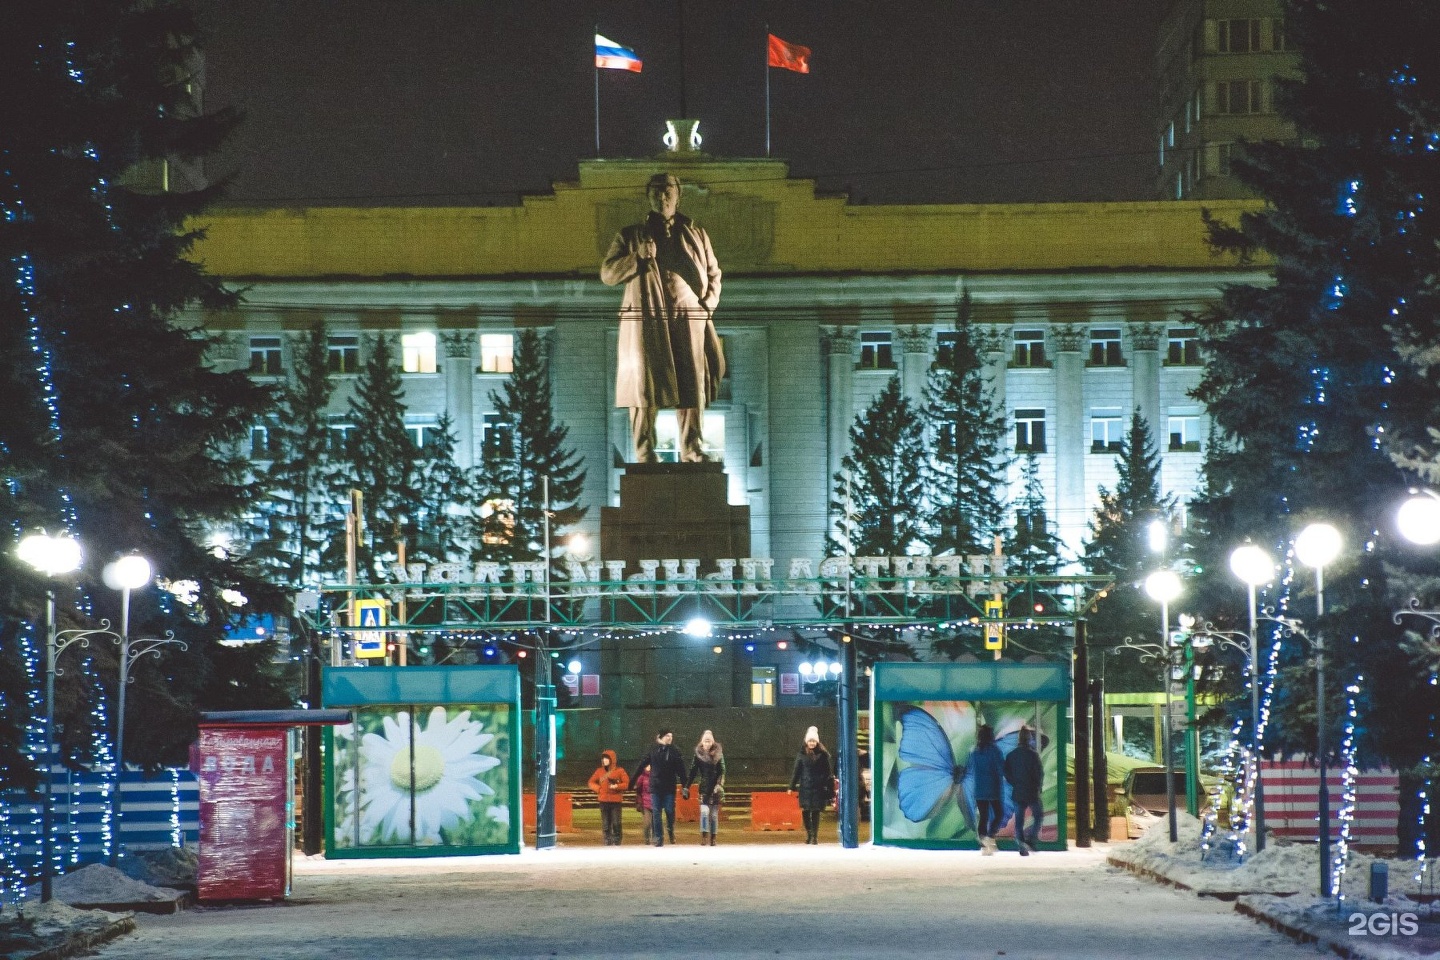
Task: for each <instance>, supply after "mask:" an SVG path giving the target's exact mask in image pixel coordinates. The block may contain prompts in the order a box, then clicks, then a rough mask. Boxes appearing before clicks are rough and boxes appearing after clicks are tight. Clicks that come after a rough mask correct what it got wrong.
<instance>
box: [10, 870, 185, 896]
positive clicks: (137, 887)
mask: <svg viewBox="0 0 1440 960" xmlns="http://www.w3.org/2000/svg"><path fill="white" fill-rule="evenodd" d="M52 884H53V889H54V891H55V899H57V900H63V901H64V902H66V903H155V902H158V901H162V900H174V899H175V898H176V897H179V896H182V895H183V894H184V892H185V891H183V890H174V889H171V888H170V887H152V886H150V884H148V883H143V882H141V881H139V880H136V879H134V878H132V877H127V876H126V875H125V874H123V873H121V872H120V871H119V870H116V869H115V868H114V867H108V866H106V865H105V864H103V863H92V864H90V865H89V866H85V867H81V868H80V869H79V870H72V871H71V872H69V873H67V874H65V876H63V877H56V878H55V879H54V880H53V881H52ZM26 895H27V897H29V898H31V899H38V898H39V896H40V884H38V883H35V884H32V885H31V886H30V887H29V888H27V889H26Z"/></svg>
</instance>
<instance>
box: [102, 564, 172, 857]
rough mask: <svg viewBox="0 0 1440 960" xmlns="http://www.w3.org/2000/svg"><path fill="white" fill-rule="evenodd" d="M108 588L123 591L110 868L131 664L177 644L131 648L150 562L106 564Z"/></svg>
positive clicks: (118, 836) (120, 803)
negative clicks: (133, 614)
mask: <svg viewBox="0 0 1440 960" xmlns="http://www.w3.org/2000/svg"><path fill="white" fill-rule="evenodd" d="M104 580H105V585H106V586H107V587H110V588H111V589H112V590H119V591H120V686H119V691H120V692H119V693H118V694H117V697H116V699H117V703H116V710H115V843H114V844H113V845H112V846H111V847H110V866H112V867H113V866H115V865H116V864H117V863H118V862H119V860H120V847H121V845H122V843H123V837H124V834H123V833H122V830H123V827H124V819H125V794H124V787H123V782H124V779H125V687H126V686H127V685H128V684H129V682H130V664H131V663H132V662H133V660H135V659H138V658H139V657H142V656H144V655H145V654H146V653H150V652H152V651H154V652H155V653H156V656H159V652H158V650H156V647H158V646H164V645H165V644H166V643H169V642H173V641H174V635H173V634H172V635H170V637H169V638H168V639H167V640H163V641H159V640H156V641H152V640H142V641H141V643H142V644H144V645H145V646H144V649H137V650H136V651H134V652H133V653H132V651H131V644H130V592H131V591H132V590H139V589H140V588H141V587H143V586H145V585H146V584H147V583H149V582H150V561H148V560H146V559H145V558H144V557H141V556H137V555H135V554H130V555H129V556H124V557H121V558H120V559H119V560H116V561H114V562H113V563H109V564H106V566H105V572H104Z"/></svg>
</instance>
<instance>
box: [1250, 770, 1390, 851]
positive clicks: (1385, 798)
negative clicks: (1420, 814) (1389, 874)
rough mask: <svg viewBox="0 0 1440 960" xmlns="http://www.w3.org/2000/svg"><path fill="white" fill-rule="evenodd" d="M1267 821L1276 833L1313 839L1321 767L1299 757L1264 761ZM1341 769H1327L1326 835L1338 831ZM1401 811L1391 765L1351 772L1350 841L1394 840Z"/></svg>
mask: <svg viewBox="0 0 1440 960" xmlns="http://www.w3.org/2000/svg"><path fill="white" fill-rule="evenodd" d="M1262 776H1263V777H1264V782H1265V827H1266V829H1268V830H1270V831H1271V832H1272V833H1273V834H1274V835H1275V836H1277V837H1289V838H1292V839H1295V840H1306V839H1309V840H1314V839H1316V838H1317V837H1318V836H1319V835H1320V812H1319V810H1320V771H1319V769H1317V768H1316V767H1314V766H1311V765H1310V764H1309V763H1307V762H1305V761H1303V760H1285V761H1279V762H1273V763H1272V762H1266V763H1265V764H1264V765H1263V772H1262ZM1343 776H1344V774H1343V771H1340V770H1335V769H1333V768H1331V769H1327V770H1326V771H1325V781H1326V785H1327V787H1328V788H1329V794H1330V837H1331V839H1332V840H1333V839H1338V838H1339V837H1340V815H1339V814H1340V808H1341V805H1342V803H1343V802H1344V796H1345V794H1344V783H1343ZM1399 816H1400V778H1399V776H1398V775H1396V773H1395V772H1394V771H1393V770H1387V769H1384V768H1382V769H1379V770H1362V771H1361V772H1360V773H1359V774H1357V775H1356V777H1355V817H1354V820H1353V821H1352V822H1351V824H1350V842H1351V843H1354V844H1360V845H1362V846H1394V845H1395V844H1396V843H1397V842H1398V839H1397V837H1396V836H1395V824H1396V821H1397V820H1398V819H1399Z"/></svg>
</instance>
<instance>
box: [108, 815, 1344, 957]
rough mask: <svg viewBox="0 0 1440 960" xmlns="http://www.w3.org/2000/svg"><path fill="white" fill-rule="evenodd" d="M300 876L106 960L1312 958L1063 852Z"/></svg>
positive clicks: (401, 868)
mask: <svg viewBox="0 0 1440 960" xmlns="http://www.w3.org/2000/svg"><path fill="white" fill-rule="evenodd" d="M725 839H726V838H725V837H724V835H722V837H721V840H722V842H721V845H719V846H716V847H714V848H710V847H705V848H701V847H699V846H670V847H665V848H663V849H655V848H649V847H640V846H625V847H620V848H603V847H602V848H600V849H593V848H592V849H574V848H572V849H559V850H551V851H546V852H545V853H537V852H535V851H533V850H529V849H527V850H526V851H525V852H524V853H522V854H521V855H519V856H514V857H489V858H480V859H469V860H462V859H441V860H428V861H427V860H388V861H375V860H370V861H356V860H350V861H334V862H326V861H323V860H319V859H315V860H309V861H297V864H296V871H295V874H296V875H295V893H294V896H293V898H292V899H291V900H290V901H289V902H288V903H286V904H284V905H277V906H247V907H225V908H201V909H195V910H191V911H188V912H186V913H182V914H179V915H177V916H174V917H145V916H142V917H141V918H140V925H139V931H138V933H136V934H135V935H133V936H130V937H127V938H125V939H122V940H119V941H117V942H115V943H114V944H111V945H109V946H106V947H104V948H102V949H101V950H100V956H101V957H103V958H104V960H122V958H123V960H128V958H135V960H142V958H143V960H180V958H184V960H195V958H208V960H225V958H232V957H233V958H244V960H262V958H263V960H297V958H312V957H314V958H321V957H324V958H329V960H352V958H353V960H408V958H417V960H449V958H462V957H464V958H472V957H473V958H480V957H483V958H511V957H526V958H529V957H541V958H544V957H565V958H596V960H617V958H623V957H647V958H651V957H674V958H681V957H683V958H686V960H691V958H695V957H702V958H705V960H725V958H731V957H774V956H781V957H807V958H816V960H819V958H824V960H842V958H849V957H856V958H860V957H863V958H885V957H905V958H906V960H928V958H937V960H938V958H945V960H969V958H980V957H987V958H990V957H997V956H1004V957H1006V958H1007V960H1008V958H1017V957H1018V958H1049V957H1056V958H1059V957H1065V958H1097V960H1098V958H1103V960H1115V958H1130V957H1135V958H1145V960H1190V958H1194V960H1201V958H1203V960H1213V958H1215V957H1251V958H1255V957H1263V958H1266V960H1270V958H1274V960H1287V958H1299V957H1305V958H1311V960H1313V958H1315V957H1318V956H1321V955H1322V954H1320V953H1318V952H1317V951H1316V950H1315V949H1314V948H1311V947H1305V946H1300V945H1297V944H1294V943H1292V942H1291V941H1290V940H1288V939H1286V938H1284V937H1282V936H1280V935H1279V934H1276V933H1273V932H1271V931H1270V930H1269V929H1268V928H1265V927H1262V926H1260V925H1258V924H1256V923H1255V922H1253V921H1251V920H1247V919H1245V918H1243V917H1241V916H1239V915H1238V914H1236V913H1235V912H1234V910H1233V908H1232V906H1231V905H1230V904H1228V903H1221V902H1218V901H1214V900H1202V899H1198V898H1196V897H1194V896H1192V895H1189V894H1182V893H1177V892H1175V891H1173V890H1170V889H1167V888H1163V887H1159V886H1156V885H1153V884H1150V883H1147V882H1143V881H1140V880H1137V879H1135V878H1132V877H1130V876H1129V875H1127V874H1124V873H1122V872H1120V871H1116V870H1113V869H1112V868H1109V867H1107V866H1105V865H1104V863H1103V852H1104V848H1103V847H1095V848H1093V849H1091V850H1084V851H1071V852H1069V853H1048V854H1037V855H1035V856H1032V857H1028V858H1021V857H1019V856H1017V855H1015V854H1013V853H1012V854H1008V855H998V856H995V857H981V856H980V855H979V854H978V853H971V852H963V853H954V852H938V851H914V850H898V849H894V848H877V847H869V846H865V847H861V848H860V849H858V850H841V849H839V848H838V847H836V846H833V845H830V846H819V847H807V846H801V847H793V846H784V847H781V846H763V845H745V844H743V843H740V842H735V843H726V842H725Z"/></svg>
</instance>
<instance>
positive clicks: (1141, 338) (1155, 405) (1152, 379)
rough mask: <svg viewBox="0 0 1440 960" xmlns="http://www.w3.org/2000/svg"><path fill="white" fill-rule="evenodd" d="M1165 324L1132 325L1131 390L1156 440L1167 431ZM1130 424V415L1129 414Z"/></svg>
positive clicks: (1135, 402)
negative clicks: (1163, 377)
mask: <svg viewBox="0 0 1440 960" xmlns="http://www.w3.org/2000/svg"><path fill="white" fill-rule="evenodd" d="M1164 333H1165V328H1164V327H1162V326H1159V325H1157V324H1153V323H1137V324H1134V325H1133V326H1131V328H1130V343H1131V348H1130V371H1131V377H1132V380H1131V387H1130V389H1131V391H1132V396H1133V397H1134V406H1135V408H1136V409H1137V410H1139V411H1140V415H1141V416H1142V417H1144V418H1145V422H1146V423H1148V424H1150V434H1151V435H1152V436H1153V437H1155V442H1156V443H1157V444H1158V443H1159V442H1160V437H1161V436H1162V435H1163V434H1164V432H1165V424H1163V423H1161V422H1160V414H1161V411H1160V339H1161V337H1162V336H1163V335H1164ZM1125 420H1126V424H1127V426H1128V423H1129V420H1130V418H1129V417H1128V416H1127V417H1126V418H1125Z"/></svg>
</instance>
